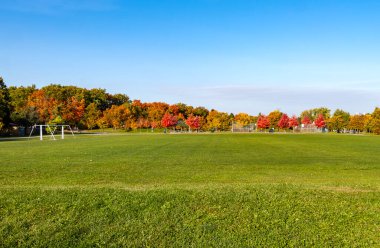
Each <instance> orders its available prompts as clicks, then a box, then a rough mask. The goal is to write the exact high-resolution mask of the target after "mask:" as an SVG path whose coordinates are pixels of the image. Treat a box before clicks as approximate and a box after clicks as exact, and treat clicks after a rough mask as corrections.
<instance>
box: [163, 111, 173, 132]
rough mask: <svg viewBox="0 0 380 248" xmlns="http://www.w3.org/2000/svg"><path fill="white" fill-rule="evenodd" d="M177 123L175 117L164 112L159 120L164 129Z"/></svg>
mask: <svg viewBox="0 0 380 248" xmlns="http://www.w3.org/2000/svg"><path fill="white" fill-rule="evenodd" d="M176 124H177V118H176V117H175V116H173V115H171V114H169V113H166V114H165V115H164V116H163V117H162V120H161V125H162V126H163V127H165V129H168V128H170V127H173V126H175V125H176Z"/></svg>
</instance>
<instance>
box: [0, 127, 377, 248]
mask: <svg viewBox="0 0 380 248" xmlns="http://www.w3.org/2000/svg"><path fill="white" fill-rule="evenodd" d="M0 158H1V160H0V247H10V246H12V247H13V246H43V247H46V246H54V247H57V246H58V247H59V246H60V247H67V246H128V247H141V246H148V247H167V246H176V247H188V246H192V247H254V246H259V247H284V246H296V247H304V246H316V247H327V246H334V247H342V246H343V247H344V246H347V247H380V137H376V136H349V135H321V134H318V135H317V134H316V135H299V134H295V135H293V134H284V135H282V134H275V135H269V134H194V135H189V134H186V135H183V134H182V135H176V134H174V135H163V134H150V135H149V134H122V135H117V134H113V135H92V136H90V135H78V136H76V138H75V139H74V138H69V137H68V138H67V139H65V140H57V141H49V140H45V141H43V142H40V141H38V140H36V139H33V140H30V141H28V140H19V141H1V140H0Z"/></svg>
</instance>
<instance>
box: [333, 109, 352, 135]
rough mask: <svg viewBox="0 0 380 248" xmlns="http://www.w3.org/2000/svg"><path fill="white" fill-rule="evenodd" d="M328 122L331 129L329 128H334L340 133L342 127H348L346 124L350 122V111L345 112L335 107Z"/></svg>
mask: <svg viewBox="0 0 380 248" xmlns="http://www.w3.org/2000/svg"><path fill="white" fill-rule="evenodd" d="M328 123H330V125H331V127H332V129H331V128H329V129H331V130H336V131H337V132H338V133H340V132H341V131H342V130H343V129H346V128H348V125H349V124H350V113H348V112H345V111H343V110H342V109H337V110H335V112H334V114H333V117H332V118H330V120H329V121H328Z"/></svg>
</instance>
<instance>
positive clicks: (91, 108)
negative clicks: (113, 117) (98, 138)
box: [83, 102, 102, 129]
mask: <svg viewBox="0 0 380 248" xmlns="http://www.w3.org/2000/svg"><path fill="white" fill-rule="evenodd" d="M101 113H102V112H101V111H100V110H98V109H97V106H96V103H94V102H92V103H90V104H89V105H88V106H87V107H86V111H85V114H84V120H83V122H84V124H85V125H86V127H87V128H88V129H93V128H94V127H96V124H97V121H98V119H99V118H100V115H101Z"/></svg>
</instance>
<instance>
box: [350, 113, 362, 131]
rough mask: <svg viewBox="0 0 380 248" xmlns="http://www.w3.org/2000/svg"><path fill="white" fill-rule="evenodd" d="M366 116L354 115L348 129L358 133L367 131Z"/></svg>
mask: <svg viewBox="0 0 380 248" xmlns="http://www.w3.org/2000/svg"><path fill="white" fill-rule="evenodd" d="M365 120H366V116H365V115H352V116H351V117H350V121H349V124H348V128H349V129H351V130H354V131H356V132H363V131H364V129H365Z"/></svg>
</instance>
